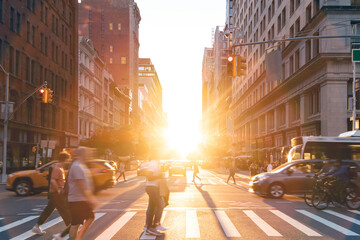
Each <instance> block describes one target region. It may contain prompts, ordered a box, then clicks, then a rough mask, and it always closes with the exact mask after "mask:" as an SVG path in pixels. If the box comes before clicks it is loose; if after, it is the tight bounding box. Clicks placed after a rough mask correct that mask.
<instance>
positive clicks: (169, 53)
mask: <svg viewBox="0 0 360 240" xmlns="http://www.w3.org/2000/svg"><path fill="white" fill-rule="evenodd" d="M136 2H137V4H138V7H139V9H140V14H141V18H142V19H141V22H140V30H139V34H140V50H139V51H140V53H139V55H140V57H143V58H151V60H152V63H153V64H154V65H155V68H156V70H157V72H158V76H159V79H160V82H161V84H162V87H163V108H164V111H165V112H166V113H167V115H168V121H169V133H168V134H169V135H171V136H172V138H174V137H175V136H178V139H179V141H175V140H174V139H173V140H174V143H176V144H182V145H186V144H187V145H188V146H183V147H184V148H189V147H190V146H189V145H191V144H192V145H194V143H195V141H197V140H200V139H198V138H199V137H200V135H199V133H200V120H201V98H202V96H201V94H202V89H201V85H202V60H203V52H204V48H205V47H211V45H212V44H211V41H212V31H213V29H214V28H215V27H216V26H218V25H220V26H223V25H225V15H226V12H225V11H226V1H225V0H136ZM189 136H192V137H191V138H190V139H189ZM192 141H193V142H192ZM185 142H186V143H185Z"/></svg>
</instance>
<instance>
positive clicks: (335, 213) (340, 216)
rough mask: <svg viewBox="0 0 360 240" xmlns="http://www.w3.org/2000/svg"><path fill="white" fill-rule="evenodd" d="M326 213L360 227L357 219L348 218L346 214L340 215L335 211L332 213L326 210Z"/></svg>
mask: <svg viewBox="0 0 360 240" xmlns="http://www.w3.org/2000/svg"><path fill="white" fill-rule="evenodd" d="M324 212H326V213H329V214H331V215H334V216H336V217H339V218H342V219H344V220H346V221H349V222H351V223H355V224H356V225H360V221H359V220H357V219H355V218H352V217H349V216H346V215H344V214H340V213H337V212H334V211H331V210H324Z"/></svg>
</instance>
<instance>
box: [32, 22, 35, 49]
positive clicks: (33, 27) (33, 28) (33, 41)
mask: <svg viewBox="0 0 360 240" xmlns="http://www.w3.org/2000/svg"><path fill="white" fill-rule="evenodd" d="M31 43H32V44H33V45H34V46H35V26H32V28H31Z"/></svg>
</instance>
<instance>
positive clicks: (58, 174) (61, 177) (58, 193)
mask: <svg viewBox="0 0 360 240" xmlns="http://www.w3.org/2000/svg"><path fill="white" fill-rule="evenodd" d="M69 159H70V154H69V153H67V152H61V153H60V154H59V160H58V163H56V164H55V166H54V167H52V168H51V169H49V176H48V178H49V194H48V198H49V201H48V204H47V206H46V207H45V209H44V210H43V211H42V213H41V215H40V217H39V220H38V222H37V223H36V225H35V226H34V227H33V228H32V232H33V233H35V234H37V235H43V234H45V231H44V230H42V229H41V227H40V226H41V225H42V224H43V223H44V222H46V220H47V219H48V218H49V217H50V215H51V214H52V213H53V212H54V210H55V209H57V210H58V212H59V214H60V216H61V217H62V219H63V221H64V223H65V225H66V226H67V228H66V229H65V230H64V231H63V232H62V233H61V234H59V235H58V236H55V235H54V238H55V239H63V237H65V236H66V235H67V234H68V233H69V230H70V223H71V216H70V212H69V209H68V207H67V203H66V199H65V197H64V196H63V194H62V191H63V188H64V184H65V173H64V165H65V162H66V161H67V160H69Z"/></svg>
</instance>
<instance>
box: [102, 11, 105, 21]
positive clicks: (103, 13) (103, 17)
mask: <svg viewBox="0 0 360 240" xmlns="http://www.w3.org/2000/svg"><path fill="white" fill-rule="evenodd" d="M104 19H105V12H104V10H102V11H101V20H104Z"/></svg>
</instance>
